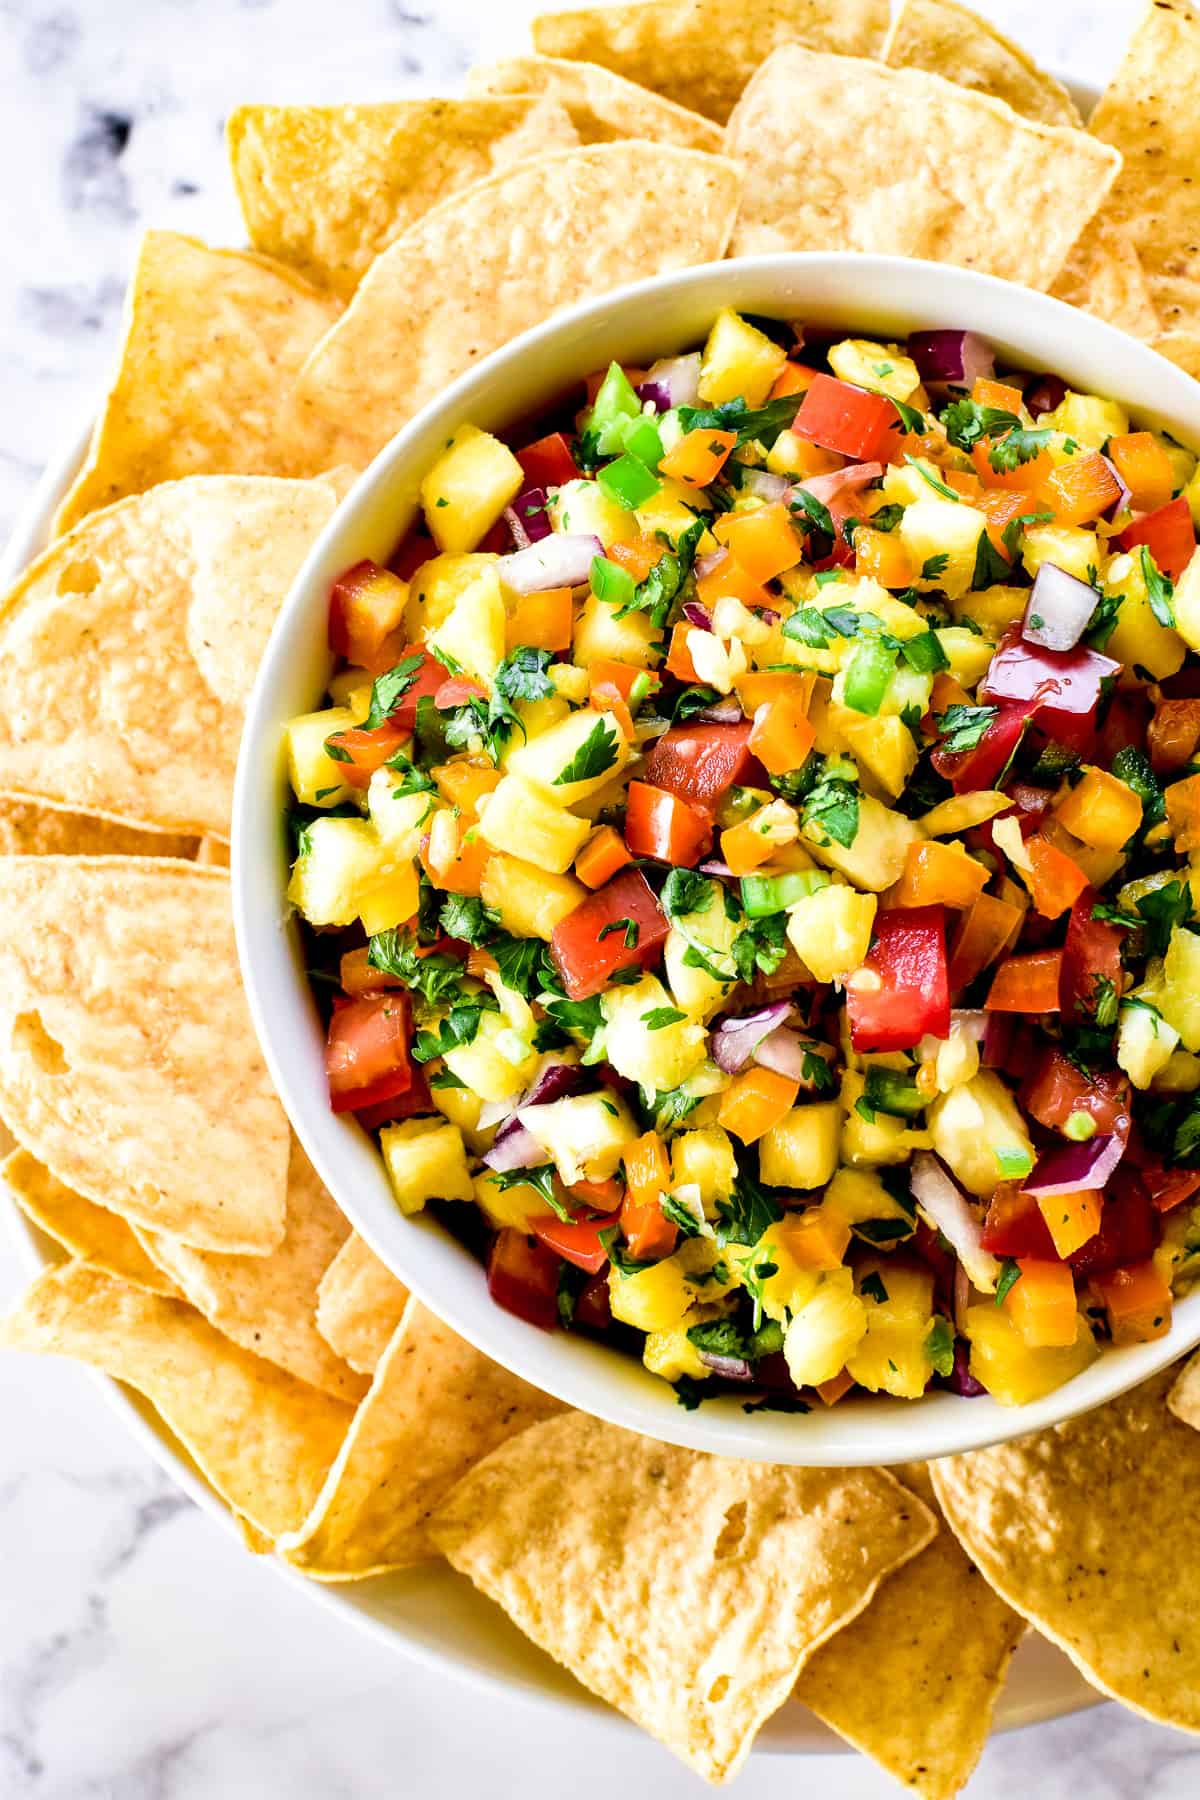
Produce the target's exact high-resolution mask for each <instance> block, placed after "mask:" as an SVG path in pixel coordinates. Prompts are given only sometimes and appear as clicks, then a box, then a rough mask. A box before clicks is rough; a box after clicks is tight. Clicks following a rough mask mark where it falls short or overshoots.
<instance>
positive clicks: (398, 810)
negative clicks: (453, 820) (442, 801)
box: [367, 769, 434, 856]
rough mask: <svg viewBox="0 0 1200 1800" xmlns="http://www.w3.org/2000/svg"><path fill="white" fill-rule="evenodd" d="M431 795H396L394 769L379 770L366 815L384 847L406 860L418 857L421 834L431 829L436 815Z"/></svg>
mask: <svg viewBox="0 0 1200 1800" xmlns="http://www.w3.org/2000/svg"><path fill="white" fill-rule="evenodd" d="M433 810H434V801H433V796H432V794H430V793H428V792H427V791H421V792H419V793H415V794H402V793H399V792H397V776H396V772H395V770H394V769H376V771H375V773H374V774H373V775H372V777H371V782H370V786H369V787H368V788H367V814H368V817H369V818H370V820H371V823H372V825H374V827H375V830H376V832H377V833H378V834H379V841H380V843H381V844H386V845H387V846H388V848H389V849H391V850H394V851H395V852H397V853H398V854H401V855H404V856H415V855H416V854H417V851H418V850H419V849H420V847H421V833H422V831H423V830H428V829H429V820H430V818H431V816H432V814H433Z"/></svg>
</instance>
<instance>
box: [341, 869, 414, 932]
mask: <svg viewBox="0 0 1200 1800" xmlns="http://www.w3.org/2000/svg"><path fill="white" fill-rule="evenodd" d="M355 898H356V900H357V903H358V916H359V919H360V920H361V922H362V928H363V930H364V931H365V932H366V934H367V936H368V937H374V935H375V933H376V932H377V931H391V930H393V929H394V927H395V926H397V925H405V924H407V922H408V921H409V919H411V918H412V917H413V916H414V915H415V913H416V910H417V906H418V904H419V902H420V898H421V883H420V877H419V876H418V874H417V870H416V865H415V864H414V863H413V861H412V860H411V858H410V857H407V856H404V855H402V854H401V855H397V854H396V853H395V852H394V851H392V850H390V849H387V848H384V850H383V851H382V852H381V857H380V861H379V862H378V863H377V864H376V868H375V873H374V878H373V879H372V880H371V881H370V882H365V883H364V884H363V886H362V887H360V888H359V889H358V890H357V892H356V895H355Z"/></svg>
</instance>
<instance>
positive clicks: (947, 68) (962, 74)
mask: <svg viewBox="0 0 1200 1800" xmlns="http://www.w3.org/2000/svg"><path fill="white" fill-rule="evenodd" d="M883 60H884V62H885V63H890V64H891V65H892V67H893V68H897V69H928V71H929V72H930V74H931V75H946V76H950V77H952V79H953V81H954V83H955V85H956V86H957V87H965V88H973V89H974V90H975V92H976V93H979V94H991V95H993V97H994V98H995V99H997V100H1003V101H1005V102H1006V103H1007V105H1009V106H1011V107H1012V109H1013V111H1014V112H1019V113H1020V114H1021V115H1022V116H1023V117H1024V118H1026V119H1040V120H1041V122H1042V124H1043V125H1076V126H1078V125H1082V123H1083V121H1082V119H1081V118H1080V117H1079V110H1078V108H1077V107H1076V105H1075V102H1074V101H1073V100H1072V98H1071V96H1070V94H1068V92H1067V90H1066V88H1065V87H1063V85H1062V83H1061V82H1060V81H1055V79H1054V77H1053V75H1047V74H1046V72H1045V70H1044V69H1039V68H1038V66H1037V64H1036V63H1035V62H1034V60H1033V58H1032V57H1031V56H1028V55H1027V54H1026V52H1025V51H1024V50H1022V48H1021V46H1020V45H1019V44H1014V43H1013V41H1012V39H1011V38H1007V37H1005V36H1004V34H1003V32H1001V31H997V30H996V27H995V26H994V25H990V24H989V23H988V22H987V20H985V19H981V18H980V17H979V14H978V13H973V12H971V11H970V10H969V9H968V8H967V7H965V6H957V5H955V3H954V0H902V4H901V7H900V11H899V12H898V13H897V14H896V16H895V18H894V19H893V20H892V29H891V30H890V31H889V32H888V35H887V41H886V43H885V44H884V46H883Z"/></svg>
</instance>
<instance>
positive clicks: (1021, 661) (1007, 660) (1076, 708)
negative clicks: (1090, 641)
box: [979, 625, 1121, 749]
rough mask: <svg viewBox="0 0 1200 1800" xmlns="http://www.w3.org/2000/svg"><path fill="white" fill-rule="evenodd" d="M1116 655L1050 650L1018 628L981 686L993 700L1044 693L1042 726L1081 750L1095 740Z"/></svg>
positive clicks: (999, 650)
mask: <svg viewBox="0 0 1200 1800" xmlns="http://www.w3.org/2000/svg"><path fill="white" fill-rule="evenodd" d="M1120 670H1121V665H1120V663H1119V662H1114V660H1113V658H1112V657H1111V656H1102V655H1101V654H1100V652H1099V651H1098V650H1090V649H1088V647H1087V645H1086V644H1077V645H1076V647H1075V649H1074V650H1046V649H1043V647H1042V646H1041V645H1040V644H1029V643H1026V641H1025V639H1024V638H1023V637H1022V636H1021V628H1020V626H1019V625H1014V626H1012V627H1011V628H1010V629H1009V630H1008V631H1006V632H1005V634H1004V636H1003V637H1002V638H1001V640H1000V643H999V645H998V646H997V649H996V654H995V655H994V656H993V658H992V660H991V662H990V664H989V665H988V670H987V673H986V675H985V676H984V678H983V681H982V682H981V683H980V688H979V697H980V699H981V700H988V701H1030V700H1032V699H1033V698H1034V696H1035V695H1036V694H1038V693H1039V691H1040V692H1041V693H1042V702H1041V705H1040V707H1039V708H1038V725H1039V726H1040V727H1041V729H1042V730H1043V731H1045V732H1046V733H1048V735H1049V736H1050V737H1052V738H1055V739H1057V740H1058V742H1060V743H1063V744H1068V745H1070V746H1071V747H1072V748H1076V749H1077V748H1079V747H1080V746H1081V745H1082V744H1084V743H1086V742H1087V740H1088V739H1089V738H1090V737H1091V734H1092V732H1093V730H1094V727H1095V721H1096V709H1097V707H1098V706H1099V704H1100V698H1101V693H1102V689H1103V684H1104V682H1105V681H1107V680H1109V678H1110V677H1113V676H1116V675H1118V674H1119V673H1120Z"/></svg>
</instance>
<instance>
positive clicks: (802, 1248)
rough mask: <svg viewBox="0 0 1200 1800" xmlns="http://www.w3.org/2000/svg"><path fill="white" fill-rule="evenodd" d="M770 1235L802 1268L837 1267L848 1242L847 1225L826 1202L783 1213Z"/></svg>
mask: <svg viewBox="0 0 1200 1800" xmlns="http://www.w3.org/2000/svg"><path fill="white" fill-rule="evenodd" d="M772 1235H773V1236H774V1237H775V1238H776V1239H777V1240H778V1241H779V1243H781V1244H782V1245H783V1246H784V1248H785V1249H786V1250H787V1251H788V1253H789V1255H791V1256H792V1257H794V1258H795V1260H796V1261H797V1262H798V1263H799V1265H800V1267H801V1268H802V1269H815V1270H821V1269H839V1268H841V1266H842V1263H843V1261H844V1260H845V1256H846V1251H847V1249H848V1248H849V1245H850V1227H849V1225H848V1224H847V1223H846V1221H845V1220H844V1219H843V1218H841V1217H839V1216H838V1215H837V1214H836V1213H834V1212H833V1211H832V1209H831V1208H829V1207H827V1206H810V1207H807V1208H806V1209H805V1211H804V1212H796V1213H785V1215H784V1218H783V1221H782V1223H781V1224H779V1225H777V1226H776V1227H775V1230H774V1232H773V1233H772Z"/></svg>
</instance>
